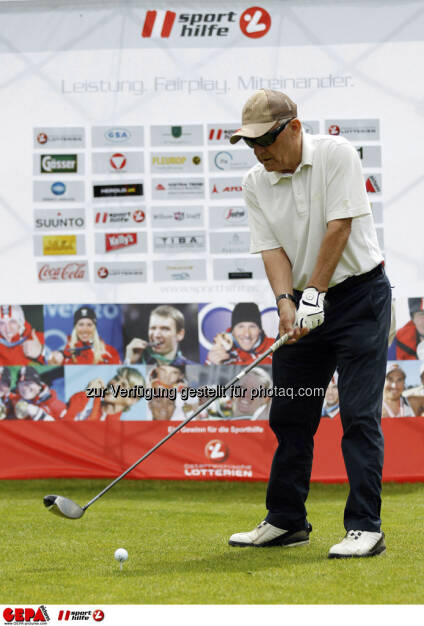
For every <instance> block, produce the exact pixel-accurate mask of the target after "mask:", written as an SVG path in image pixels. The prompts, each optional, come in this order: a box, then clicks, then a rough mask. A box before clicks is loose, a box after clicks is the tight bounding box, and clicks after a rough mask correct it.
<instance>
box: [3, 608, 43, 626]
mask: <svg viewBox="0 0 424 626" xmlns="http://www.w3.org/2000/svg"><path fill="white" fill-rule="evenodd" d="M3 617H4V619H5V623H6V624H23V623H25V624H41V623H45V622H48V621H49V620H50V617H49V615H48V613H47V609H46V607H45V606H43V605H41V606H39V607H38V609H33V608H32V607H25V608H23V607H18V608H16V609H12V608H10V607H7V608H6V609H4V611H3Z"/></svg>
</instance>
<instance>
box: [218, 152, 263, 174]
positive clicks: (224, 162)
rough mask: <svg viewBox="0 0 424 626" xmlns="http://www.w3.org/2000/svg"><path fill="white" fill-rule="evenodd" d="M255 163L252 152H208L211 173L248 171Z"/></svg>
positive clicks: (255, 159)
mask: <svg viewBox="0 0 424 626" xmlns="http://www.w3.org/2000/svg"><path fill="white" fill-rule="evenodd" d="M257 162H258V160H257V158H256V157H255V153H254V152H253V150H218V151H215V150H214V151H211V152H209V169H210V170H211V171H212V172H213V171H216V172H228V171H231V170H248V169H250V168H251V167H252V166H253V165H255V164H256V163H257Z"/></svg>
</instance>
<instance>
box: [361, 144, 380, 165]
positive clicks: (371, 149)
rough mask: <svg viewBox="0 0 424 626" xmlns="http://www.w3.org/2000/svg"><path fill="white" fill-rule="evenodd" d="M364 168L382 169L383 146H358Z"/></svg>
mask: <svg viewBox="0 0 424 626" xmlns="http://www.w3.org/2000/svg"><path fill="white" fill-rule="evenodd" d="M356 150H357V151H358V154H359V158H360V159H361V163H362V167H381V146H356Z"/></svg>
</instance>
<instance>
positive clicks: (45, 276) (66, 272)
mask: <svg viewBox="0 0 424 626" xmlns="http://www.w3.org/2000/svg"><path fill="white" fill-rule="evenodd" d="M37 279H38V281H39V282H40V283H58V282H87V281H88V279H89V274H88V263H87V261H78V262H77V261H73V262H69V263H68V262H67V261H52V262H50V261H49V262H48V263H46V262H42V263H37Z"/></svg>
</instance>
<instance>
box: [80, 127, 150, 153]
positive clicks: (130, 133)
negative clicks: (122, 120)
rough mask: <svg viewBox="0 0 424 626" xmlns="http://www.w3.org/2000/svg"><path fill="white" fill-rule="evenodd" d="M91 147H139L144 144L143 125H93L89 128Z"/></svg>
mask: <svg viewBox="0 0 424 626" xmlns="http://www.w3.org/2000/svg"><path fill="white" fill-rule="evenodd" d="M91 144H92V147H93V148H110V147H111V146H116V148H121V147H122V148H127V147H131V148H139V147H140V146H143V145H144V128H143V126H93V128H92V129H91Z"/></svg>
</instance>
